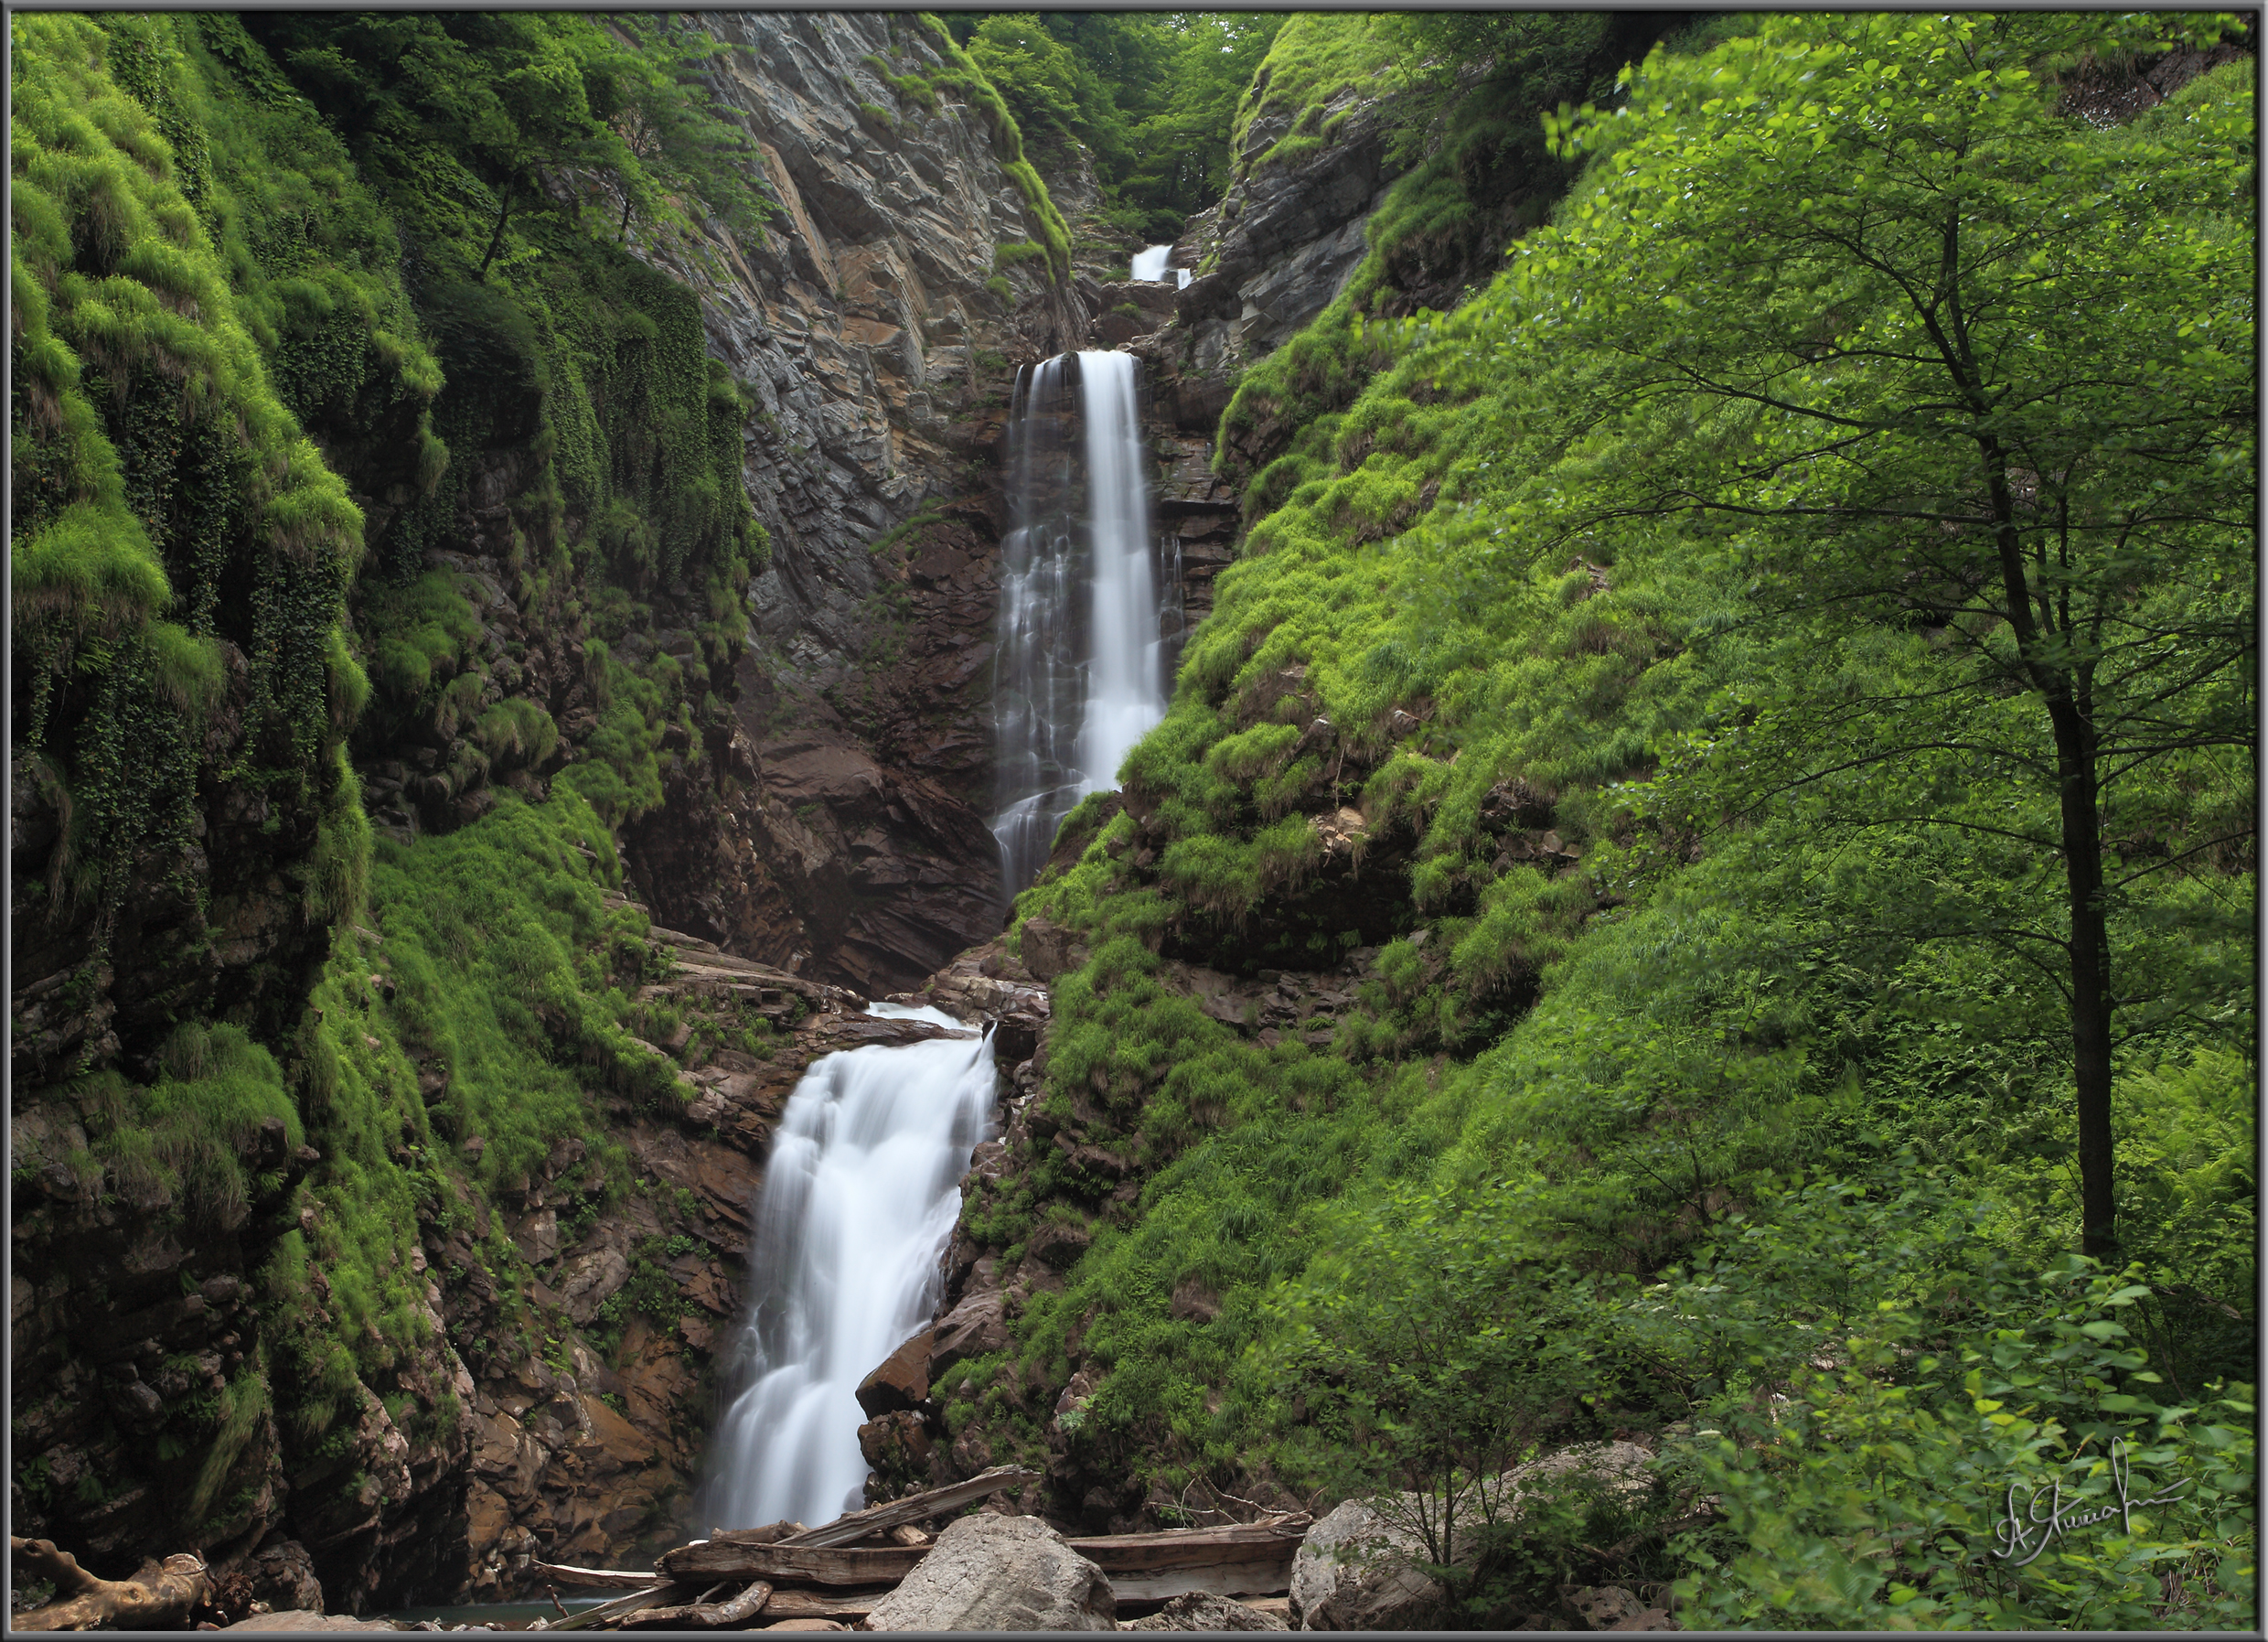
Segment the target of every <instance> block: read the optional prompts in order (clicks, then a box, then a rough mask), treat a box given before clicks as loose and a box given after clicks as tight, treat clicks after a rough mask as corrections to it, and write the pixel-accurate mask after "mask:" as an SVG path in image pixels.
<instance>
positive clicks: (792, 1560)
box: [660, 1540, 929, 1585]
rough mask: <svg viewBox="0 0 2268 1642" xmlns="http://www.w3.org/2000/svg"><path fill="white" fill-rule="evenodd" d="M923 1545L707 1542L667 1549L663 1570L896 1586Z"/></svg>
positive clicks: (696, 1576) (679, 1575)
mask: <svg viewBox="0 0 2268 1642" xmlns="http://www.w3.org/2000/svg"><path fill="white" fill-rule="evenodd" d="M928 1554H929V1553H928V1551H926V1550H925V1549H920V1550H917V1549H914V1548H911V1547H907V1546H902V1545H893V1546H890V1547H888V1548H886V1549H878V1550H874V1551H862V1550H861V1551H844V1550H841V1549H840V1548H839V1547H835V1546H824V1545H734V1544H732V1543H730V1542H729V1541H726V1542H720V1541H718V1540H702V1541H701V1543H700V1544H697V1545H680V1546H679V1547H678V1549H677V1550H675V1551H664V1552H663V1553H662V1556H661V1562H660V1569H661V1572H663V1573H665V1574H667V1575H669V1577H670V1578H671V1579H677V1580H703V1579H765V1580H771V1581H773V1582H775V1583H779V1582H782V1581H791V1582H793V1583H796V1584H799V1585H894V1584H896V1583H898V1582H899V1581H900V1580H902V1579H904V1577H905V1576H906V1575H907V1574H909V1573H911V1572H914V1569H915V1566H916V1565H917V1564H918V1563H919V1562H921V1560H922V1558H923V1557H925V1556H926V1555H928Z"/></svg>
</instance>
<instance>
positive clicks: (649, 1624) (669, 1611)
mask: <svg viewBox="0 0 2268 1642" xmlns="http://www.w3.org/2000/svg"><path fill="white" fill-rule="evenodd" d="M723 1589H724V1586H723V1585H722V1583H718V1584H713V1585H711V1586H710V1587H709V1588H708V1589H707V1590H706V1591H703V1592H702V1593H701V1594H700V1595H699V1596H696V1597H695V1598H693V1600H692V1601H690V1602H681V1603H676V1604H671V1605H670V1606H668V1607H659V1608H640V1609H638V1610H637V1612H636V1613H634V1614H625V1615H623V1616H622V1617H621V1618H620V1619H617V1620H616V1621H615V1626H616V1627H618V1628H620V1629H622V1630H626V1631H639V1630H650V1629H653V1628H655V1627H658V1626H665V1625H680V1624H683V1623H684V1620H685V1616H686V1615H688V1614H690V1613H692V1612H694V1611H695V1610H696V1609H698V1608H699V1607H700V1606H701V1604H703V1603H705V1602H707V1601H708V1600H709V1599H710V1598H711V1596H714V1595H715V1594H717V1593H718V1592H720V1591H722V1590H723Z"/></svg>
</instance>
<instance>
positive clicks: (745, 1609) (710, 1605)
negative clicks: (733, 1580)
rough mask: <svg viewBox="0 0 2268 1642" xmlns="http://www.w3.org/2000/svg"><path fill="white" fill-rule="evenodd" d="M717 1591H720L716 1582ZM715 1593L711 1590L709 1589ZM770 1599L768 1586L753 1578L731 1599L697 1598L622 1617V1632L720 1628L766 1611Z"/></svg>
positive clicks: (721, 1588) (716, 1629) (746, 1620)
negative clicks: (682, 1605) (679, 1605)
mask: <svg viewBox="0 0 2268 1642" xmlns="http://www.w3.org/2000/svg"><path fill="white" fill-rule="evenodd" d="M719 1590H723V1587H722V1585H719ZM712 1594H714V1592H712ZM769 1599H771V1585H766V1583H765V1581H755V1583H753V1585H748V1590H744V1592H739V1594H737V1596H733V1599H731V1601H708V1599H703V1601H696V1604H691V1605H685V1608H647V1610H644V1613H633V1615H630V1617H628V1619H624V1626H622V1628H624V1631H637V1628H644V1626H696V1628H705V1631H722V1628H726V1626H735V1624H746V1622H748V1619H753V1617H755V1615H760V1613H765V1604H766V1601H769Z"/></svg>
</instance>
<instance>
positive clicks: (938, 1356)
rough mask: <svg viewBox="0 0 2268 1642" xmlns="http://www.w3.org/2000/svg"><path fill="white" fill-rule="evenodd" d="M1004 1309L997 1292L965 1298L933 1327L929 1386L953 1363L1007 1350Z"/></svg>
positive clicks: (994, 1290)
mask: <svg viewBox="0 0 2268 1642" xmlns="http://www.w3.org/2000/svg"><path fill="white" fill-rule="evenodd" d="M1008 1344H1009V1341H1008V1308H1007V1303H1006V1302H1005V1301H1004V1300H1003V1299H1002V1298H1001V1295H1000V1290H998V1289H987V1290H985V1291H984V1292H982V1293H975V1294H971V1295H969V1296H968V1298H967V1299H965V1300H963V1301H962V1302H961V1303H960V1304H958V1305H957V1306H955V1307H954V1308H953V1309H952V1311H951V1312H949V1313H947V1315H946V1317H945V1320H944V1321H943V1322H941V1323H939V1324H938V1325H937V1327H936V1345H935V1346H934V1347H931V1350H930V1353H929V1373H930V1383H931V1384H933V1385H934V1384H935V1383H936V1381H938V1380H940V1379H944V1378H945V1375H946V1371H947V1369H949V1368H952V1367H953V1366H954V1365H955V1364H956V1363H959V1362H963V1361H965V1360H967V1359H968V1358H972V1357H983V1356H986V1355H987V1354H989V1353H990V1352H994V1351H1005V1350H1007V1349H1008Z"/></svg>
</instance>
